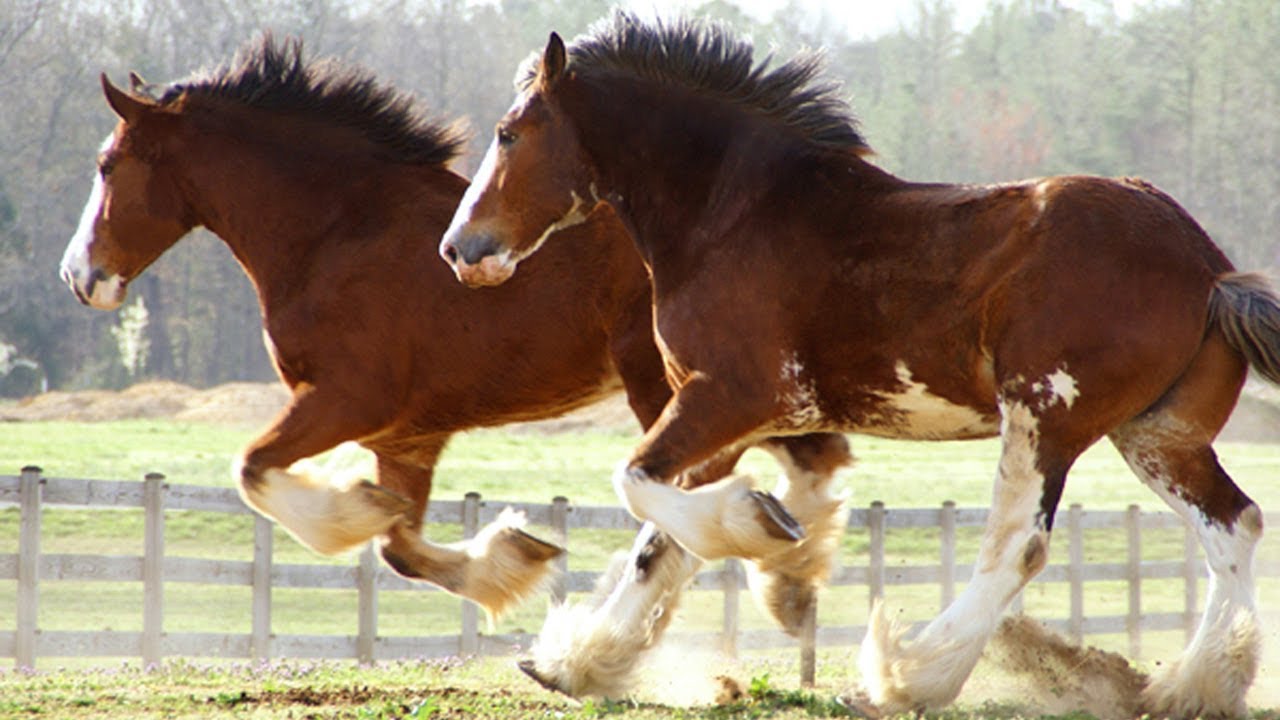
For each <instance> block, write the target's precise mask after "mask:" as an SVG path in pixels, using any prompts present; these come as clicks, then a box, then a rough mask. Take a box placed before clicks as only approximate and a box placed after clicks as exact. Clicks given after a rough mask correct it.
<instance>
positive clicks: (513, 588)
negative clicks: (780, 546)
mask: <svg viewBox="0 0 1280 720" xmlns="http://www.w3.org/2000/svg"><path fill="white" fill-rule="evenodd" d="M132 77H133V86H134V87H133V90H132V91H131V92H125V91H122V90H120V89H117V88H116V87H114V86H113V85H111V83H110V82H109V81H108V80H107V79H106V77H105V76H104V77H103V90H104V92H105V93H106V97H107V101H108V103H109V104H110V106H111V108H112V109H113V110H114V111H115V113H116V114H117V115H118V116H119V118H120V122H119V123H118V124H117V126H116V128H115V130H114V132H113V133H112V134H111V136H110V137H109V138H108V139H107V141H106V142H105V144H104V145H103V146H102V148H101V152H100V154H99V157H98V173H97V175H96V176H95V178H94V184H93V193H92V195H91V197H90V199H89V202H88V205H87V206H86V208H85V211H84V215H83V219H82V221H81V225H80V228H79V230H78V231H77V232H76V235H75V237H73V238H72V240H71V242H70V244H69V246H68V248H67V251H66V255H65V257H64V259H63V264H62V276H63V278H64V279H65V280H66V282H67V283H68V284H70V286H71V288H72V290H73V291H74V292H75V294H76V296H77V297H79V298H80V300H81V301H82V302H84V303H85V304H88V305H91V306H93V307H96V308H103V309H112V308H115V307H118V306H119V305H120V304H121V302H122V301H123V299H124V296H125V292H126V287H127V284H128V282H129V281H130V280H131V279H133V278H134V277H136V276H137V275H138V274H139V273H141V272H142V271H143V270H144V269H145V268H146V267H147V266H148V265H150V264H151V263H152V262H153V261H154V260H155V259H156V258H157V257H159V256H160V255H161V254H162V253H163V252H164V251H165V250H166V249H168V248H169V247H170V246H172V245H173V244H174V243H175V242H176V241H177V240H178V239H179V238H181V237H182V236H183V235H185V234H186V233H187V232H188V231H189V230H191V229H192V228H194V227H197V226H204V227H206V228H208V229H209V230H211V231H212V232H214V233H215V234H216V235H217V236H218V237H220V238H221V239H222V240H223V241H224V242H226V243H227V245H228V246H229V247H230V249H231V251H232V253H233V254H234V255H235V257H236V259H237V260H238V261H239V263H240V264H241V266H242V267H243V269H244V270H245V272H246V273H247V274H248V276H249V277H250V279H251V280H252V281H253V284H254V287H255V288H256V290H257V293H258V298H259V301H260V304H261V310H262V316H263V320H264V328H265V341H266V343H267V347H268V350H269V351H270V353H271V356H272V358H273V359H274V362H275V365H276V368H277V370H278V372H279V374H280V377H281V378H282V379H283V381H284V382H285V383H286V384H287V385H288V386H289V388H290V389H291V390H292V400H291V401H290V402H289V404H288V406H287V408H286V409H285V410H284V411H283V413H282V414H281V415H280V416H279V417H278V418H277V419H276V420H275V421H274V422H273V423H272V424H271V425H270V426H269V427H268V428H267V429H266V430H265V432H263V433H262V434H261V435H260V436H259V437H258V438H257V439H256V440H254V441H253V442H252V443H251V444H250V445H249V446H248V447H247V448H246V449H245V450H244V452H243V454H242V456H241V457H240V458H239V461H238V470H237V480H238V481H239V483H240V489H241V492H242V494H243V496H244V498H245V500H246V501H247V502H248V503H249V504H250V505H251V506H253V507H254V508H255V509H257V510H258V511H260V512H262V513H263V514H265V515H267V516H269V517H272V518H274V519H275V520H276V521H277V522H279V523H280V524H281V525H282V526H283V527H285V528H286V529H288V530H289V532H291V533H292V534H293V535H294V536H295V537H297V538H298V539H299V540H300V541H301V542H303V543H304V544H306V545H308V546H310V547H312V548H314V549H316V550H318V551H320V552H323V553H336V552H340V551H342V550H345V549H347V548H350V547H353V546H356V545H359V544H362V543H364V542H366V541H368V540H370V539H371V538H373V537H376V536H383V542H384V544H383V547H382V555H383V557H384V558H385V559H386V561H387V562H388V563H389V564H390V565H391V566H392V567H393V568H395V569H396V570H397V571H398V572H400V573H401V574H403V575H406V576H408V577H412V578H417V579H421V580H425V581H428V582H431V583H434V584H436V585H439V586H440V587H442V588H444V589H446V590H449V591H451V592H454V593H457V594H459V595H461V596H464V597H467V598H470V599H472V600H475V601H476V602H477V603H479V604H481V605H482V606H484V607H485V608H486V609H487V610H489V611H490V612H492V613H497V612H498V611H500V610H502V609H503V608H504V607H506V606H508V605H509V604H510V603H512V602H515V601H517V600H518V599H520V598H521V597H523V596H525V595H527V594H528V593H530V592H532V590H533V589H534V588H535V587H536V586H537V585H538V582H539V580H540V578H542V577H543V576H544V574H545V571H546V570H547V569H549V567H550V566H549V565H548V561H549V560H550V559H551V558H553V557H555V556H556V555H558V554H559V553H560V550H559V548H556V547H554V546H552V545H549V544H547V543H545V542H542V541H540V540H537V539H536V538H534V537H532V536H530V535H528V534H526V533H525V532H523V531H522V530H520V529H519V521H518V519H516V518H504V519H502V520H501V521H500V522H498V523H495V524H494V525H492V526H490V527H489V528H488V529H486V530H485V531H483V532H481V533H480V534H479V536H478V537H477V538H476V539H474V540H472V541H470V542H466V543H460V544H456V545H437V544H433V543H430V542H427V541H425V540H424V539H423V538H422V537H421V530H422V519H423V514H424V511H425V509H426V504H427V498H428V496H429V494H430V492H431V478H432V471H433V468H434V467H435V464H436V460H437V458H438V457H439V455H440V452H441V451H442V450H443V449H444V447H445V443H446V441H447V440H448V438H449V437H450V435H451V434H453V433H455V432H458V431H460V430H465V429H467V428H473V427H477V426H486V425H498V424H502V423H509V422H515V421H523V420H531V419H536V418H545V417H550V416H553V415H557V414H560V413H563V412H566V411H568V410H571V409H573V408H576V407H579V406H582V405H584V404H586V403H590V402H592V401H594V400H596V399H598V398H601V397H603V396H604V395H606V394H609V393H613V392H616V391H617V390H619V389H622V388H623V387H625V390H626V392H627V396H628V400H629V401H630V403H631V406H632V408H633V409H634V411H635V413H636V416H637V418H638V419H639V421H640V423H641V424H642V425H644V426H646V427H647V426H648V425H650V424H652V423H653V421H654V420H655V418H657V416H658V413H659V412H660V411H661V410H662V408H663V407H664V405H665V404H666V401H667V399H668V398H669V397H670V395H671V391H670V388H669V387H668V386H667V384H666V380H665V378H664V375H663V370H662V361H661V357H660V355H659V354H658V351H657V348H656V347H655V346H654V343H653V338H652V330H651V326H652V316H651V312H650V291H649V284H648V278H647V275H646V273H645V270H644V267H643V265H642V264H641V263H640V262H639V259H638V258H636V257H635V252H634V250H633V249H632V245H631V241H630V239H629V238H628V237H627V236H626V233H625V231H624V230H623V229H622V227H621V225H620V224H619V223H618V222H617V220H616V218H615V217H614V216H613V213H612V212H610V211H607V209H604V208H602V210H601V211H600V212H596V213H593V214H592V215H591V217H590V218H588V219H587V220H586V222H584V223H582V224H581V225H579V226H578V227H575V228H572V229H568V230H566V231H564V232H563V233H561V237H558V238H557V241H556V243H555V244H554V245H555V247H554V248H552V249H549V250H548V252H547V253H545V254H544V255H545V257H541V258H539V260H538V261H537V262H531V263H530V264H529V267H528V273H527V274H526V275H524V276H523V277H522V278H521V279H520V281H518V282H513V283H511V284H509V285H508V286H504V287H502V288H493V289H491V290H489V291H486V292H483V293H475V292H471V291H468V290H466V289H465V288H463V287H462V286H460V285H459V284H458V283H457V282H456V281H455V280H454V279H453V277H452V274H451V273H450V271H449V269H448V267H447V266H446V265H445V264H444V263H442V262H440V260H439V258H438V257H436V254H435V250H434V239H435V238H438V237H440V235H441V234H442V233H443V232H444V229H445V227H446V225H447V223H448V220H449V217H450V216H451V214H452V213H453V210H454V208H455V207H456V206H457V204H458V202H459V200H460V199H461V197H462V194H463V191H464V190H465V188H466V186H467V181H466V180H465V179H464V178H462V177H460V176H459V175H457V174H456V173H454V172H452V171H451V170H450V169H449V168H448V167H447V163H448V162H449V161H450V160H451V159H452V158H453V157H454V155H455V153H456V152H457V150H458V148H459V145H460V143H461V136H460V135H459V134H458V133H457V132H455V131H453V130H451V129H449V128H447V127H445V126H443V125H440V124H438V123H435V122H431V121H428V120H427V119H425V118H424V116H423V115H422V113H421V111H420V110H418V109H417V108H416V107H415V106H414V104H413V102H412V99H411V98H410V96H408V95H405V94H402V93H399V92H397V91H395V90H394V89H392V88H389V87H384V86H380V85H379V84H377V83H376V82H374V80H373V78H372V77H370V76H369V75H368V74H367V73H365V72H364V71H362V70H358V69H355V68H350V67H343V66H342V65H340V64H337V63H335V62H332V61H329V62H314V63H307V62H305V61H304V60H303V54H302V50H301V46H300V44H299V43H286V44H284V46H283V47H281V46H279V45H277V44H276V43H274V42H273V41H272V40H271V38H270V37H267V38H265V39H264V40H263V41H262V42H261V43H259V44H256V45H252V46H250V47H248V48H247V49H246V51H245V52H243V53H242V54H241V56H240V57H239V58H237V60H236V61H235V62H233V63H232V64H231V65H230V66H228V67H225V68H222V69H220V70H217V71H215V72H213V73H211V74H210V75H208V76H206V77H198V78H196V79H193V80H191V81H188V82H184V83H180V84H175V85H172V86H170V87H168V88H166V89H164V90H163V92H162V93H160V95H159V96H158V97H153V96H151V95H149V94H147V93H146V92H145V91H146V88H145V87H144V86H143V84H142V82H141V80H140V79H138V78H137V76H132ZM424 234H425V236H426V237H429V238H432V242H431V243H430V246H424V244H423V237H424ZM584 258H588V260H587V262H588V263H589V266H588V270H587V271H586V272H571V270H572V269H574V268H580V267H581V265H580V263H582V262H583V260H584ZM348 440H356V441H359V442H360V444H362V445H363V446H364V447H366V448H368V449H369V450H371V451H373V453H374V454H375V456H376V458H377V478H376V480H377V483H376V484H372V483H368V482H362V483H360V484H356V485H354V486H351V487H334V486H332V485H330V484H329V483H328V482H327V481H325V480H324V479H322V478H313V477H306V476H304V475H301V474H298V473H296V472H291V471H289V470H288V468H289V467H290V465H292V464H293V463H294V462H295V461H297V460H299V459H301V458H305V457H309V456H312V455H315V454H317V453H320V452H323V451H325V450H328V449H329V448H332V447H334V446H336V445H338V444H339V443H342V442H344V441H348ZM764 447H765V448H766V449H768V450H770V451H771V452H773V453H775V454H776V455H777V456H778V457H779V458H780V460H781V461H782V462H783V464H784V468H785V469H786V470H787V471H788V481H789V482H788V487H787V488H785V489H784V491H783V492H782V493H780V494H782V495H783V497H784V499H785V500H786V501H787V502H788V503H789V504H792V505H795V504H796V503H797V502H798V501H803V502H807V503H809V508H808V510H807V511H806V512H804V513H797V516H798V517H799V518H800V520H801V521H802V522H803V523H804V524H805V525H806V526H808V528H809V529H810V535H811V537H810V540H809V541H808V542H806V543H804V544H803V545H804V546H806V549H804V550H803V551H802V552H801V553H800V554H796V553H792V554H791V555H789V556H785V557H784V558H773V559H772V560H771V562H772V565H770V566H767V567H763V568H762V570H764V571H766V572H764V573H763V574H762V575H761V576H760V578H759V579H760V581H761V582H760V583H759V586H760V587H761V588H762V589H763V592H764V593H765V594H766V595H767V598H766V600H767V602H768V604H770V605H771V607H772V609H773V611H774V614H775V615H776V616H777V617H778V619H779V621H780V622H782V623H783V624H784V626H786V627H788V628H789V629H794V628H795V627H796V626H797V625H798V623H799V622H800V618H801V615H802V614H803V611H804V610H805V608H806V607H808V605H809V604H811V603H812V597H813V593H814V592H815V591H816V588H817V587H818V585H819V584H820V583H821V582H822V580H823V579H824V577H825V572H826V563H827V561H828V560H829V558H830V554H831V553H832V552H833V551H834V542H835V534H836V533H837V532H838V531H839V529H840V527H841V524H842V523H841V519H842V516H841V514H840V502H839V501H838V500H837V499H835V498H832V497H831V496H830V494H829V492H828V490H829V481H830V480H831V478H832V476H833V475H834V471H835V469H836V468H837V467H838V466H839V465H841V464H843V463H844V462H846V461H847V460H848V458H849V455H848V447H847V444H846V442H845V440H844V438H843V437H842V436H839V435H814V436H810V437H807V438H783V439H780V440H778V441H776V442H774V441H769V442H767V443H765V445H764ZM736 460H737V454H736V452H734V453H728V454H725V455H722V456H720V457H718V458H716V459H714V460H713V461H712V462H710V463H708V464H706V465H704V466H703V467H701V468H698V469H696V471H695V472H693V473H691V474H690V475H689V476H688V477H687V478H686V479H685V480H686V482H688V483H689V484H690V485H698V484H700V483H702V482H705V481H706V480H710V479H717V478H719V477H721V476H722V475H724V474H725V473H726V472H728V471H729V470H731V469H732V467H733V465H734V463H735V462H736ZM791 496H794V497H795V498H797V499H798V500H793V499H790V498H791ZM757 497H758V499H759V500H760V501H761V502H762V503H765V504H766V505H767V504H768V502H767V500H768V498H767V496H766V495H764V494H760V495H759V496H757ZM644 537H645V540H646V542H644V543H640V544H638V545H637V552H636V557H635V558H633V562H632V565H633V566H635V567H632V568H631V570H630V573H631V576H632V578H633V580H634V582H636V583H639V585H637V586H636V587H630V588H624V590H628V591H629V595H630V596H631V597H632V602H633V603H636V604H637V610H636V613H635V615H634V616H633V617H629V618H628V619H627V620H626V622H627V623H631V624H630V625H627V627H632V628H633V629H632V632H631V634H630V635H629V636H626V637H629V638H630V644H627V642H622V641H620V642H619V649H618V651H617V652H619V653H620V654H623V655H626V656H628V657H631V658H632V659H633V660H634V658H635V656H636V655H637V654H638V649H639V647H640V646H642V645H647V644H651V643H652V642H653V641H654V640H655V639H656V635H657V634H658V633H660V631H661V627H658V628H657V629H656V630H655V627H654V626H653V619H652V618H653V617H655V616H660V615H663V614H664V613H663V612H661V611H655V610H654V608H653V604H654V603H657V602H659V601H661V602H663V603H666V605H664V607H667V608H668V609H669V605H670V604H672V603H674V602H675V598H676V597H677V596H678V589H677V591H676V592H675V593H672V592H671V591H670V589H669V588H665V587H663V588H656V589H653V590H651V589H650V588H649V587H647V586H644V587H641V585H644V583H643V576H644V574H645V571H646V570H647V571H649V572H650V573H652V571H653V568H654V567H655V566H656V564H658V563H657V560H656V559H655V557H656V556H657V555H659V553H656V552H655V549H656V548H660V547H663V546H664V545H665V544H664V543H663V542H662V540H661V538H660V537H655V536H653V535H652V534H651V533H646V534H645V536H644ZM682 555H683V554H682V553H680V552H678V551H676V552H671V553H666V554H665V557H668V559H667V560H665V561H664V562H665V563H666V565H668V566H670V567H673V568H679V569H681V571H682V572H685V573H691V572H692V571H693V570H696V568H697V564H696V562H694V561H693V560H691V559H689V558H682ZM787 558H789V559H787ZM779 562H782V563H783V564H782V567H780V568H779V567H777V565H778V563H779ZM620 591H622V590H620ZM646 603H648V605H646ZM624 624H625V623H624ZM610 680H611V681H612V678H610ZM591 682H592V681H591V680H590V678H585V679H582V680H581V681H580V682H579V685H581V686H583V687H596V686H594V685H592V684H591Z"/></svg>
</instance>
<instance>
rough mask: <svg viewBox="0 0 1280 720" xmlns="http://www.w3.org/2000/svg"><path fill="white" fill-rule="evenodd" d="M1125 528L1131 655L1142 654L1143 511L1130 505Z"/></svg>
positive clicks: (1135, 657) (1125, 517)
mask: <svg viewBox="0 0 1280 720" xmlns="http://www.w3.org/2000/svg"><path fill="white" fill-rule="evenodd" d="M1124 529H1125V534H1126V535H1128V543H1127V544H1128V548H1129V562H1128V575H1129V616H1128V617H1127V618H1126V619H1125V629H1126V630H1127V631H1128V633H1129V657H1131V658H1133V659H1135V660H1137V659H1138V658H1139V657H1141V656H1142V511H1141V510H1139V509H1138V506H1137V505H1130V506H1129V507H1128V508H1127V509H1126V510H1125V513H1124Z"/></svg>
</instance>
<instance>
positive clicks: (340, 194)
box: [183, 117, 386, 305]
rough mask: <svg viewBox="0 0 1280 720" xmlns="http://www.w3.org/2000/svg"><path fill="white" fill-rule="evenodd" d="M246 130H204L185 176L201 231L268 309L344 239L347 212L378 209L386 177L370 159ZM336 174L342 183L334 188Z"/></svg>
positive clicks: (233, 124)
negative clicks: (325, 248) (319, 255)
mask: <svg viewBox="0 0 1280 720" xmlns="http://www.w3.org/2000/svg"><path fill="white" fill-rule="evenodd" d="M248 122H249V121H247V120H246V119H245V118H243V117H236V118H233V119H229V120H223V121H222V122H216V123H213V124H212V126H211V127H206V128H203V129H202V130H203V132H200V133H198V137H199V138H200V140H199V142H198V143H194V142H193V143H191V144H190V147H189V148H188V151H187V153H186V157H187V159H188V161H187V163H186V167H185V168H184V171H183V172H184V176H185V179H186V183H187V185H188V190H187V194H188V196H189V197H190V198H191V205H192V206H193V207H194V208H195V209H196V215H197V218H198V221H199V223H200V224H201V225H203V226H204V227H205V228H206V229H208V230H209V231H211V232H212V233H214V234H215V235H217V236H218V237H219V238H220V239H221V240H222V241H223V242H224V243H226V245H227V246H228V247H229V248H230V250H231V252H232V254H233V255H234V256H235V258H236V260H237V261H238V262H239V263H240V265H241V267H242V268H244V271H245V272H246V274H248V275H249V277H250V279H251V280H252V281H253V283H254V285H255V286H256V287H257V289H258V294H259V298H260V300H261V301H262V302H263V304H264V305H265V304H266V301H267V299H268V296H271V295H276V294H279V293H280V292H283V290H284V288H287V287H289V286H290V285H291V281H289V280H287V279H285V278H289V277H291V276H292V277H296V274H297V270H298V268H301V267H305V265H306V264H307V259H308V257H309V256H310V255H312V254H313V253H315V252H316V251H317V249H318V248H319V247H321V246H322V245H324V244H325V243H327V242H330V241H331V240H332V239H333V238H334V237H335V236H337V235H339V234H340V233H341V232H342V230H343V228H342V224H343V222H344V211H346V210H347V209H349V208H352V207H366V208H372V207H377V206H379V205H378V203H376V202H375V200H376V198H375V197H373V196H374V194H376V193H378V191H379V188H382V189H383V190H384V191H385V189H386V188H385V186H384V184H383V183H382V182H380V179H382V176H384V175H385V172H386V171H385V170H380V169H379V168H378V163H376V162H375V161H374V159H373V157H372V155H370V156H369V157H367V158H363V161H361V159H360V158H358V157H355V156H354V154H353V153H352V152H351V150H349V149H335V150H334V151H333V152H332V153H326V152H325V150H324V146H323V145H320V144H318V143H312V142H309V138H308V137H307V134H306V133H305V132H298V131H296V130H295V131H293V132H292V133H291V132H290V131H289V130H288V129H287V128H282V127H278V126H277V127H272V126H270V125H269V124H263V121H262V120H261V119H258V120H255V121H253V122H257V123H259V125H257V126H255V125H251V124H248ZM257 127H261V130H258V129H254V128H257ZM339 172H340V173H341V176H342V177H343V178H344V181H342V182H333V178H335V177H337V176H338V173H339Z"/></svg>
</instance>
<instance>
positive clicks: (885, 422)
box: [857, 360, 996, 440]
mask: <svg viewBox="0 0 1280 720" xmlns="http://www.w3.org/2000/svg"><path fill="white" fill-rule="evenodd" d="M894 372H895V374H896V375H897V377H898V384H899V387H900V389H898V390H897V391H895V392H881V393H876V395H877V396H878V397H879V398H880V399H881V400H883V402H884V408H885V413H884V414H883V415H882V416H880V417H879V418H878V419H875V420H873V421H872V422H869V423H867V427H860V428H857V430H859V431H862V432H866V433H868V434H872V435H884V436H887V437H899V438H913V439H921V440H928V439H946V438H960V437H975V436H986V435H992V434H994V433H995V431H996V425H995V423H994V422H993V421H992V419H990V418H987V417H985V416H983V415H982V414H981V413H979V412H977V411H976V410H974V409H973V408H970V407H965V406H963V405H956V404H955V403H953V402H950V401H949V400H946V399H945V398H941V397H938V396H937V395H934V394H932V393H930V392H929V388H928V386H926V385H925V384H924V383H920V382H916V380H915V379H914V377H913V376H912V374H911V369H910V368H908V367H907V364H906V363H905V362H903V361H901V360H899V361H898V362H897V363H896V364H895V365H894Z"/></svg>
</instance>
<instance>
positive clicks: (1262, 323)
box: [1209, 273, 1280, 385]
mask: <svg viewBox="0 0 1280 720" xmlns="http://www.w3.org/2000/svg"><path fill="white" fill-rule="evenodd" d="M1209 324H1210V325H1216V326H1217V327H1218V329H1220V330H1221V331H1222V334H1223V337H1225V338H1226V340H1227V344H1228V345H1230V346H1231V347H1232V348H1234V349H1235V350H1236V352H1239V353H1240V354H1241V355H1243V356H1244V357H1245V359H1246V360H1248V361H1249V364H1250V365H1251V366H1253V369H1254V370H1257V371H1258V372H1259V373H1261V374H1262V376H1263V377H1265V378H1267V379H1268V380H1270V381H1271V382H1273V383H1276V384H1277V385H1280V296H1278V295H1277V294H1276V291H1275V289H1274V288H1272V286H1271V283H1270V282H1269V281H1268V280H1267V278H1266V277H1264V276H1262V275H1261V274H1258V273H1227V274H1224V275H1221V276H1219V277H1218V280H1217V282H1216V283H1215V284H1214V286H1213V294H1212V295H1211V296H1210V298H1209Z"/></svg>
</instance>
